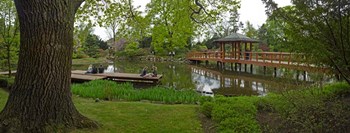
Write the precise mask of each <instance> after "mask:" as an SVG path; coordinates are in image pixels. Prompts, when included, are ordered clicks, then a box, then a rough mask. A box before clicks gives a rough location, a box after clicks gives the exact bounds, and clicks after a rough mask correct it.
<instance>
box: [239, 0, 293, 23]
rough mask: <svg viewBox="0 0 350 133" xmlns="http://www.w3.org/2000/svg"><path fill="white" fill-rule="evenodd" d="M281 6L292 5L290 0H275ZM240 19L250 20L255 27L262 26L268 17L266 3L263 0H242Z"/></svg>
mask: <svg viewBox="0 0 350 133" xmlns="http://www.w3.org/2000/svg"><path fill="white" fill-rule="evenodd" d="M275 1H276V3H277V4H278V6H279V7H283V6H287V5H291V3H290V0H275ZM238 12H239V13H240V21H241V22H243V23H245V22H246V21H249V22H250V23H251V24H253V26H254V27H255V28H258V26H261V25H262V24H263V23H264V22H265V21H266V19H267V16H266V14H265V5H264V4H263V3H262V1H261V0H241V9H239V11H238Z"/></svg>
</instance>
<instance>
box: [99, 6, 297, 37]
mask: <svg viewBox="0 0 350 133" xmlns="http://www.w3.org/2000/svg"><path fill="white" fill-rule="evenodd" d="M275 1H276V2H277V4H278V5H279V6H280V7H282V6H286V5H290V0H275ZM149 2H150V0H134V5H135V6H141V8H140V10H142V11H143V10H144V9H145V5H146V4H147V3H149ZM239 13H240V19H239V20H240V21H242V22H243V23H245V22H246V21H250V22H251V23H252V24H253V26H254V27H256V28H258V26H261V25H262V24H263V23H264V22H265V20H266V18H267V16H266V14H265V5H264V4H263V3H262V2H261V0H241V8H240V9H239ZM94 33H95V34H96V35H98V36H100V37H101V38H102V39H103V40H107V39H108V38H109V37H108V35H107V33H106V30H105V29H104V28H99V27H97V28H95V31H94Z"/></svg>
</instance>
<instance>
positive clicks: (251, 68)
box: [250, 64, 253, 74]
mask: <svg viewBox="0 0 350 133" xmlns="http://www.w3.org/2000/svg"><path fill="white" fill-rule="evenodd" d="M250 73H251V74H253V64H250Z"/></svg>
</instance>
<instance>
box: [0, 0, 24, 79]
mask: <svg viewBox="0 0 350 133" xmlns="http://www.w3.org/2000/svg"><path fill="white" fill-rule="evenodd" d="M18 44H19V24H18V19H17V13H16V8H15V5H14V2H13V1H12V0H4V1H3V2H1V3H0V52H1V53H2V54H0V63H1V62H2V60H4V61H5V63H4V64H6V68H7V70H8V72H9V77H10V76H11V75H12V74H11V69H13V64H15V63H16V62H17V58H18V56H17V55H18V49H19V48H18Z"/></svg>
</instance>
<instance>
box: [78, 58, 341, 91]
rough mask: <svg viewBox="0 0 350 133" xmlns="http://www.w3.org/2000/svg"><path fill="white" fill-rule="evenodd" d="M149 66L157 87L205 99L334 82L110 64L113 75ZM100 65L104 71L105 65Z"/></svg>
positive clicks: (308, 76) (256, 72) (211, 68)
mask: <svg viewBox="0 0 350 133" xmlns="http://www.w3.org/2000/svg"><path fill="white" fill-rule="evenodd" d="M153 64H154V65H155V66H157V67H158V73H159V74H162V75H163V78H162V79H161V86H165V87H169V88H175V89H194V90H196V91H198V92H200V93H201V94H202V95H206V96H213V95H217V94H220V95H225V96H240V95H259V96H264V95H266V94H267V92H283V91H286V90H290V89H298V88H303V87H307V86H314V85H318V86H319V85H323V84H324V83H328V82H334V78H332V77H331V76H328V75H325V74H323V73H308V72H306V73H302V72H298V71H295V70H287V69H277V73H276V74H277V75H276V76H274V69H273V68H268V69H267V71H266V73H265V74H264V70H263V67H253V69H252V70H253V71H252V72H249V71H250V70H251V69H250V68H249V69H247V70H248V72H240V71H232V70H229V69H230V67H229V66H227V67H226V69H225V70H219V69H217V67H216V65H215V64H209V65H205V64H202V65H191V64H183V63H173V62H140V61H117V62H115V64H114V65H115V69H116V72H121V73H122V72H124V73H140V72H141V70H142V68H143V67H144V66H148V67H149V68H150V67H151V66H152V65H153ZM88 65H89V64H81V65H78V64H75V65H73V67H72V69H73V70H86V69H87V67H88ZM103 65H104V66H105V67H106V68H107V66H108V65H109V64H103ZM248 66H250V65H248ZM243 70H244V69H243ZM298 73H299V74H298ZM304 75H305V76H304Z"/></svg>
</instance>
